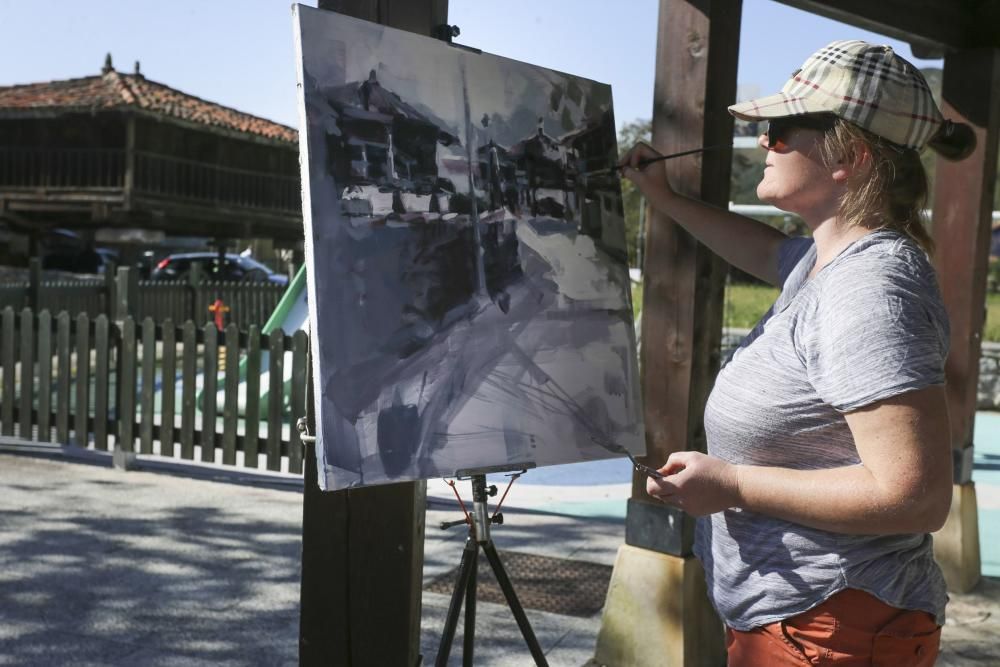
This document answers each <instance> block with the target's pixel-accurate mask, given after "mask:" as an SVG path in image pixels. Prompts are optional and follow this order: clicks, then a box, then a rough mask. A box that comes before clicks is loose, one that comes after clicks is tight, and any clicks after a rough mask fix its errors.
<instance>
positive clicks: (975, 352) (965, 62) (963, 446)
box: [933, 49, 1000, 593]
mask: <svg viewBox="0 0 1000 667" xmlns="http://www.w3.org/2000/svg"><path fill="white" fill-rule="evenodd" d="M944 62H945V64H944V81H943V84H942V98H943V101H944V104H943V109H942V111H943V112H944V114H945V116H946V117H949V118H952V119H954V120H961V121H964V122H966V123H969V124H970V125H972V126H973V128H974V130H975V133H976V139H977V142H978V145H977V147H976V150H975V152H974V153H973V154H972V155H971V156H970V157H969V158H967V159H965V160H963V161H961V162H948V161H946V160H943V159H940V158H939V159H938V161H937V167H936V176H935V179H936V182H935V186H934V226H933V232H934V238H935V240H936V241H937V245H938V249H937V253H936V257H935V260H936V261H935V263H936V268H937V274H938V280H939V281H940V284H941V293H942V295H943V297H944V302H945V306H946V307H947V309H948V317H949V320H950V322H951V351H950V352H949V355H948V361H947V366H946V373H947V390H948V411H949V413H950V417H951V443H952V447H953V448H954V449H955V450H956V451H957V452H958V453H959V454H960V456H957V457H956V458H958V459H961V458H967V457H968V456H967V455H968V454H969V451H967V449H968V448H971V447H972V446H973V435H974V432H973V429H974V425H975V416H976V393H977V386H978V382H979V356H980V350H981V345H982V332H983V325H984V323H985V307H984V305H983V304H984V303H985V300H986V274H987V267H988V259H989V253H990V240H991V235H990V229H991V226H992V219H991V212H992V209H993V194H994V187H995V182H996V175H997V155H998V141H1000V51H997V50H996V49H978V50H966V51H959V52H956V53H951V54H949V55H948V56H946V57H945V61H944ZM962 454H964V455H965V456H964V457H963V456H961V455H962ZM955 481H956V487H955V492H954V499H955V502H953V505H952V512H951V514H950V515H949V518H948V522H947V524H946V525H945V528H944V529H943V530H942V531H941V533H939V534H938V535H937V537H936V539H935V543H934V546H935V555H936V556H937V558H938V562H939V563H940V564H941V567H942V570H943V571H944V574H945V579H946V580H947V582H948V587H949V589H951V590H952V591H956V592H962V593H964V592H967V591H969V590H971V589H972V588H973V587H974V586H975V584H976V583H977V582H978V580H979V576H980V560H979V536H978V523H977V521H976V514H977V510H976V507H977V504H976V497H975V487H974V486H973V485H972V483H971V480H969V479H964V478H957V479H956V480H955Z"/></svg>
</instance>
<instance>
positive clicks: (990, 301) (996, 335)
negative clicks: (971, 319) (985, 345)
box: [983, 294, 1000, 343]
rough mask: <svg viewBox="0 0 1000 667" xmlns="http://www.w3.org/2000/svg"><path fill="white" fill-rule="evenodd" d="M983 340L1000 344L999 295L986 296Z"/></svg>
mask: <svg viewBox="0 0 1000 667" xmlns="http://www.w3.org/2000/svg"><path fill="white" fill-rule="evenodd" d="M983 329H984V330H983V340H988V341H992V342H994V343H996V342H1000V294H987V295H986V326H985V327H983Z"/></svg>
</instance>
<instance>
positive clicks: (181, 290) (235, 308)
mask: <svg viewBox="0 0 1000 667" xmlns="http://www.w3.org/2000/svg"><path fill="white" fill-rule="evenodd" d="M286 288H287V286H286V285H279V284H275V283H266V282H224V281H207V280H202V281H198V282H195V283H192V282H189V281H140V282H139V283H138V290H137V291H136V295H135V299H136V303H135V309H134V310H133V311H130V312H132V313H134V315H135V316H136V319H138V320H142V319H144V318H147V317H149V318H152V319H153V321H154V322H163V321H165V320H168V319H169V320H172V321H174V322H184V321H187V320H193V321H194V322H195V324H196V325H198V326H202V325H204V324H205V323H207V322H211V321H213V317H214V316H213V314H212V313H211V312H210V311H209V309H208V307H209V306H211V305H212V304H213V303H214V302H215V300H216V299H221V300H222V301H223V303H225V305H226V306H227V307H228V308H229V311H228V312H227V313H226V316H225V322H226V323H227V324H236V325H237V327H239V328H240V329H241V330H244V331H245V330H246V329H247V327H249V326H250V325H251V324H257V325H263V324H264V323H265V322H266V321H267V320H268V318H269V317H270V316H271V313H273V312H274V309H275V308H276V307H277V305H278V302H279V301H280V300H281V296H282V295H283V294H284V292H285V289H286ZM115 289H116V284H115V281H113V280H111V278H110V276H109V277H108V278H107V279H105V280H79V281H75V280H58V281H52V280H44V281H40V282H39V284H38V285H37V286H36V285H33V284H32V283H31V282H10V283H5V284H2V285H0V309H2V308H7V307H10V308H13V309H14V311H15V312H16V311H20V310H21V309H22V308H31V309H32V310H35V311H42V310H48V311H49V312H52V313H58V312H62V311H64V310H65V311H67V312H68V313H69V314H70V316H71V317H76V316H77V315H79V314H81V313H85V314H87V315H88V316H89V317H91V318H95V317H97V316H98V315H100V314H102V313H103V314H105V315H109V316H110V315H113V314H114V313H113V312H112V310H111V308H112V306H113V304H114V300H115V299H114V291H115Z"/></svg>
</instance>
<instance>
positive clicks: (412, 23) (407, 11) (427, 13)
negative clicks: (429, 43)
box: [319, 0, 448, 35]
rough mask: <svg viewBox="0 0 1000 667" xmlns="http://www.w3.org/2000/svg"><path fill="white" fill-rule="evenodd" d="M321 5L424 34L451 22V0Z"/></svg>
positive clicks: (346, 0)
mask: <svg viewBox="0 0 1000 667" xmlns="http://www.w3.org/2000/svg"><path fill="white" fill-rule="evenodd" d="M319 8H320V9H329V10H330V11H334V12H339V13H341V14H347V15H348V16H353V17H355V18H359V19H364V20H366V21H372V22H373V23H381V24H383V25H387V26H391V27H393V28H399V29H400V30H409V31H410V32H415V33H418V34H421V35H433V34H434V28H435V27H436V26H438V25H441V24H443V23H446V22H447V21H448V0H414V1H413V2H407V1H405V0H319Z"/></svg>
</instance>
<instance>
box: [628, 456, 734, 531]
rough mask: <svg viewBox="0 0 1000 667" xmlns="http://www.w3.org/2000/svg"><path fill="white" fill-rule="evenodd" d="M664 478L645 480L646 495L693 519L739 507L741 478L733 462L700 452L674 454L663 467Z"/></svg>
mask: <svg viewBox="0 0 1000 667" xmlns="http://www.w3.org/2000/svg"><path fill="white" fill-rule="evenodd" d="M660 472H661V473H663V474H664V475H666V477H664V479H653V478H652V477H650V478H648V479H647V480H646V493H648V494H649V495H651V496H652V497H654V498H656V499H658V500H661V501H663V502H665V503H667V504H668V505H673V506H674V507H678V508H680V509H682V510H684V511H685V512H687V513H688V514H690V515H692V516H704V515H706V514H712V513H714V512H721V511H722V510H724V509H728V508H730V507H735V506H737V505H738V504H739V478H738V476H737V468H736V466H735V465H733V464H731V463H727V462H725V461H723V460H722V459H717V458H715V457H713V456H707V455H706V454H702V453H701V452H674V453H673V454H671V455H670V457H669V458H667V462H666V463H665V464H664V465H663V467H662V468H660Z"/></svg>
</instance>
